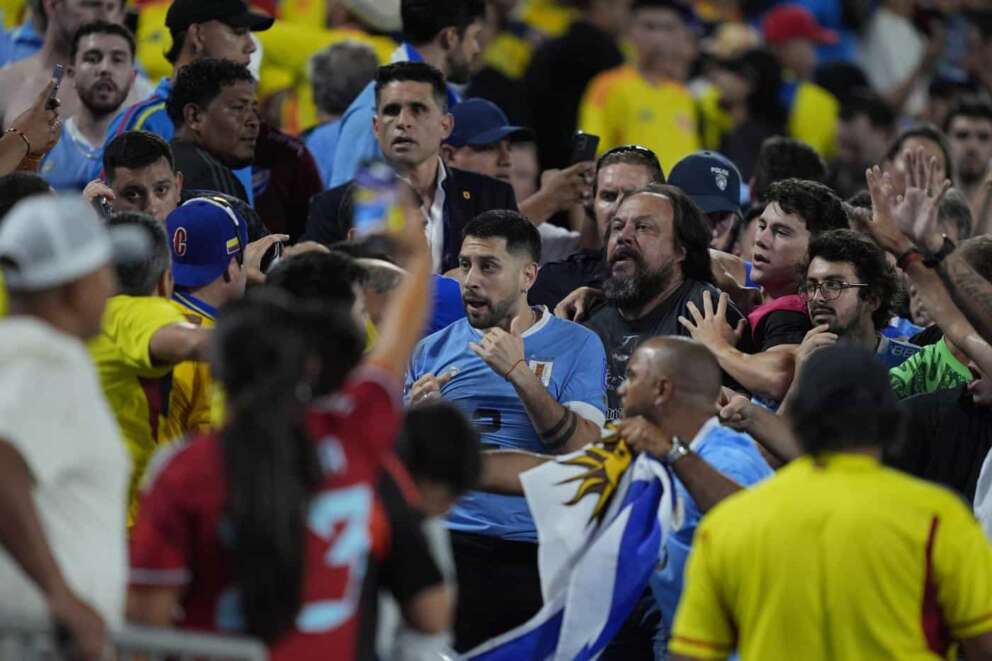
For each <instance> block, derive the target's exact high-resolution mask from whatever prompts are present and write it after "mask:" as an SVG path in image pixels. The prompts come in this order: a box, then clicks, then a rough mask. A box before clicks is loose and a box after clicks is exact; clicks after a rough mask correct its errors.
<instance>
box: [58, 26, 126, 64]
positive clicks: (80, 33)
mask: <svg viewBox="0 0 992 661" xmlns="http://www.w3.org/2000/svg"><path fill="white" fill-rule="evenodd" d="M91 34H112V35H116V36H118V37H120V38H121V39H123V40H124V41H126V42H127V45H128V48H129V49H130V50H131V59H132V60H133V59H134V52H135V48H136V46H135V43H134V35H133V34H131V31H130V30H128V29H127V28H126V27H124V26H123V25H121V24H120V23H110V22H108V21H93V22H92V23H85V24H83V25H82V26H80V28H79V29H78V30H76V34H75V35H73V37H72V45H71V46H70V47H69V61H70V62H75V61H76V55H78V54H79V42H80V41H82V40H83V37H87V36H89V35H91Z"/></svg>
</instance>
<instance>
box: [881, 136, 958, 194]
mask: <svg viewBox="0 0 992 661" xmlns="http://www.w3.org/2000/svg"><path fill="white" fill-rule="evenodd" d="M910 138H921V139H923V140H929V141H930V142H932V143H934V144H935V145H937V146H938V147H940V151H941V153H943V154H944V166H945V171H946V174H947V178H948V179H950V180H951V181H954V161H953V160H951V147H950V145H948V144H947V137H946V136H945V135H944V134H943V133H942V132H941V131H940V129H938V128H937V127H936V126H934V125H933V124H920V125H918V126H913V127H911V128H908V129H906V130H904V131H901V132H900V133H899V135H897V136H896V138H895V140H893V141H892V144H891V145H889V151H888V152H886V154H885V160H886V161H889V162H892V161H894V160H896V156H898V155H899V152H901V151H902V146H903V145H904V144H905V142H906V141H907V140H909V139H910Z"/></svg>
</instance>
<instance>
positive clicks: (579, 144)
mask: <svg viewBox="0 0 992 661" xmlns="http://www.w3.org/2000/svg"><path fill="white" fill-rule="evenodd" d="M597 149H599V136H598V135H593V134H592V133H585V132H583V131H576V132H575V135H574V136H573V137H572V163H571V164H572V165H575V164H576V163H584V162H586V161H595V160H596V150H597Z"/></svg>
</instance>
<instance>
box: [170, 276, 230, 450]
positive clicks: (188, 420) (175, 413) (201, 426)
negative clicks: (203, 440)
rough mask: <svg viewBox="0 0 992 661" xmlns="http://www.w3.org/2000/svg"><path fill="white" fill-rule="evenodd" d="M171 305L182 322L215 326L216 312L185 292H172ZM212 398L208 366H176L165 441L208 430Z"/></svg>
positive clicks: (208, 364) (192, 363)
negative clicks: (178, 313)
mask: <svg viewBox="0 0 992 661" xmlns="http://www.w3.org/2000/svg"><path fill="white" fill-rule="evenodd" d="M172 305H173V307H174V308H175V309H176V310H178V311H179V312H180V313H181V314H182V315H183V318H184V320H185V321H187V322H189V323H191V324H194V325H196V326H200V327H201V328H213V326H214V323H215V322H216V318H217V309H216V308H214V307H213V306H212V305H210V304H208V303H205V302H204V301H202V300H200V299H199V298H197V297H195V296H193V295H192V294H190V293H188V292H180V291H177V292H175V293H174V294H173V296H172ZM213 397H214V387H213V378H212V376H211V373H210V363H207V362H203V361H193V360H188V361H186V362H183V363H179V364H178V365H176V367H175V368H174V369H173V371H172V393H171V396H170V398H169V415H168V416H167V418H166V421H165V431H164V434H163V436H164V438H165V439H166V440H170V441H171V440H174V439H177V438H181V437H183V436H185V435H187V434H190V433H195V432H201V431H206V430H208V429H210V428H211V426H212V425H211V406H212V401H213Z"/></svg>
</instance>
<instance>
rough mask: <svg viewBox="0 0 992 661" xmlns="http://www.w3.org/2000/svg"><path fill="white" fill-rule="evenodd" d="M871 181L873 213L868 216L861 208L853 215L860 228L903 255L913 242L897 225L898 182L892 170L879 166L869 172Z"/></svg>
mask: <svg viewBox="0 0 992 661" xmlns="http://www.w3.org/2000/svg"><path fill="white" fill-rule="evenodd" d="M865 180H866V181H867V182H868V193H869V194H870V195H871V207H872V210H871V213H870V214H869V215H870V217H869V218H867V219H866V218H864V217H863V216H862V215H861V214H860V213H858V211H859V210H855V213H853V214H849V215H850V217H851V219H852V221H853V223H854V227H855V229H857V230H860V231H862V232H866V233H868V234H870V235H871V236H872V237H873V238H874V239H875V241H876V242H877V243H878V245H880V246H881V247H882V248H883V249H884V250H887V251H888V252H890V253H892V254H893V255H895V256H896V257H900V256H902V255H903V254H904V253H905V252H906V251H907V250H910V249H911V248H912V247H913V244H912V242H911V241H910V240H909V239H908V238H907V237H906V235H905V234H903V233H902V230H900V229H899V226H898V225H896V222H895V220H894V219H893V216H894V211H893V209H894V207H895V206H896V204H897V203H898V196H897V195H896V192H895V185H894V184H893V182H892V176H891V175H890V174H889V173H887V172H886V173H885V174H883V173H882V170H881V168H879V167H878V166H877V165H876V166H875V167H872V168H869V169H868V171H867V172H865Z"/></svg>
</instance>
